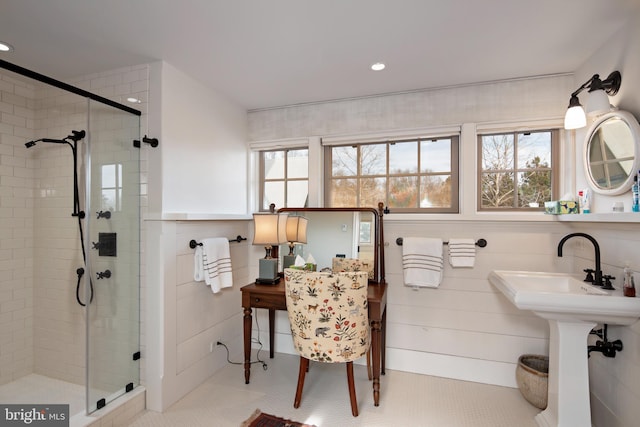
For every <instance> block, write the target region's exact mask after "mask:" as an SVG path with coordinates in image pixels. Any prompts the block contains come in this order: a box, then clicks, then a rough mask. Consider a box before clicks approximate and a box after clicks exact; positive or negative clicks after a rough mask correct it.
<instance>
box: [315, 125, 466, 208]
mask: <svg viewBox="0 0 640 427" xmlns="http://www.w3.org/2000/svg"><path fill="white" fill-rule="evenodd" d="M325 159H326V160H325V170H326V171H325V205H326V206H328V207H374V208H375V207H377V206H378V202H383V203H384V204H385V205H386V206H388V207H389V208H390V209H393V211H394V212H458V136H447V137H439V138H433V139H430V138H419V139H410V140H403V141H392V142H382V143H367V144H356V145H353V144H350V145H344V146H339V145H331V146H327V147H325Z"/></svg>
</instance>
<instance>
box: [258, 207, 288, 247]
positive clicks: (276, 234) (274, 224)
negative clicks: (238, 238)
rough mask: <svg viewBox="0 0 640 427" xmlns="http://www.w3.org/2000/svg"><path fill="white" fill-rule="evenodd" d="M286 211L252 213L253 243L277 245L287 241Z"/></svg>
mask: <svg viewBox="0 0 640 427" xmlns="http://www.w3.org/2000/svg"><path fill="white" fill-rule="evenodd" d="M288 216H289V215H288V214H286V213H279V214H253V244H254V245H265V246H272V245H279V244H280V243H286V242H287V217H288Z"/></svg>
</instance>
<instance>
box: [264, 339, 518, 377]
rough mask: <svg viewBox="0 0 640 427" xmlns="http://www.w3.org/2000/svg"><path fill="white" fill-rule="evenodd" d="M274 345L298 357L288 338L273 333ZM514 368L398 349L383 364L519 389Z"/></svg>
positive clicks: (514, 366) (388, 349) (390, 353)
mask: <svg viewBox="0 0 640 427" xmlns="http://www.w3.org/2000/svg"><path fill="white" fill-rule="evenodd" d="M254 333H255V332H254ZM265 338H266V337H265ZM275 341H276V343H275V347H276V351H277V352H278V353H285V354H293V355H296V354H297V353H296V352H295V349H294V348H293V344H292V343H291V336H290V335H288V334H279V333H276V334H275ZM262 342H263V343H265V347H264V348H263V350H265V349H266V351H268V343H269V341H268V338H266V339H264V338H263V341H262ZM254 347H255V345H254ZM356 363H357V362H356ZM361 363H364V362H361ZM516 365H517V363H516V362H514V363H505V362H496V361H492V360H482V359H471V358H467V357H459V356H451V355H446V354H437V353H428V352H422V351H413V350H403V349H397V348H387V353H386V361H385V368H386V369H391V370H395V371H403V372H411V373H414V374H422V375H433V376H436V377H443V378H451V379H455V380H462V381H472V382H476V383H482V384H492V385H499V386H503V387H511V388H517V387H518V385H517V384H516Z"/></svg>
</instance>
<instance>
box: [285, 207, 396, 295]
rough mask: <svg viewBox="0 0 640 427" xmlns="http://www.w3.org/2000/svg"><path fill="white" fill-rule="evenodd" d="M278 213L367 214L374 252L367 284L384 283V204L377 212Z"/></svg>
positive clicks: (322, 210)
mask: <svg viewBox="0 0 640 427" xmlns="http://www.w3.org/2000/svg"><path fill="white" fill-rule="evenodd" d="M279 212H288V213H291V212H301V213H302V212H369V213H372V214H373V218H374V227H373V228H374V230H373V233H372V235H373V237H374V242H373V246H374V251H373V270H374V271H375V274H376V277H374V278H371V277H370V278H369V282H373V283H385V273H384V230H383V228H384V227H383V225H382V224H383V221H382V216H383V215H384V204H383V203H378V210H376V209H374V208H280V209H278V213H279Z"/></svg>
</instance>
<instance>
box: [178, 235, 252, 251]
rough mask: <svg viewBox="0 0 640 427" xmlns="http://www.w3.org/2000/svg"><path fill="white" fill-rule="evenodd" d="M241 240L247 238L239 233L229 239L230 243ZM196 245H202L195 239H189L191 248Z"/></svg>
mask: <svg viewBox="0 0 640 427" xmlns="http://www.w3.org/2000/svg"><path fill="white" fill-rule="evenodd" d="M243 240H247V238H246V237H242V236H241V235H239V234H238V235H237V236H236V238H235V239H229V242H230V243H231V242H238V243H240V242H242V241H243ZM196 246H202V243H198V242H196V241H195V240H193V239H191V240H190V241H189V247H190V248H191V249H195V248H196Z"/></svg>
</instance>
